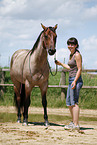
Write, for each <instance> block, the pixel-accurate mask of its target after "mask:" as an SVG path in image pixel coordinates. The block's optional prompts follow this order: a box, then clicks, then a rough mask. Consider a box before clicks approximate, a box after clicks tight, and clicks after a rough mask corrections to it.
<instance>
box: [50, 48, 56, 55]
mask: <svg viewBox="0 0 97 145" xmlns="http://www.w3.org/2000/svg"><path fill="white" fill-rule="evenodd" d="M55 52H56V49H54V50H52V49H49V51H48V53H49V55H54V54H55Z"/></svg>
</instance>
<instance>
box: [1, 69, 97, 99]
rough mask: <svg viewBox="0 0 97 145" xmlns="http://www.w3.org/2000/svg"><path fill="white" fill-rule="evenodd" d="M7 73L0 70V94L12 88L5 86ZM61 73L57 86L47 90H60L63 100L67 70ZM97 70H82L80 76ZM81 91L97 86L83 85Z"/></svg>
mask: <svg viewBox="0 0 97 145" xmlns="http://www.w3.org/2000/svg"><path fill="white" fill-rule="evenodd" d="M7 71H8V72H9V71H10V70H9V69H1V70H0V76H1V80H0V81H1V83H0V90H1V93H2V94H3V93H4V87H6V86H13V84H5V73H6V72H7ZM59 71H61V78H60V82H59V85H48V87H49V88H61V99H62V100H64V98H65V95H66V89H67V87H68V85H66V74H67V73H68V70H66V69H62V70H59ZM96 72H97V69H84V70H82V74H83V76H84V75H86V73H96ZM35 87H37V86H35ZM82 88H83V89H97V85H96V86H93V85H84V86H83V87H82Z"/></svg>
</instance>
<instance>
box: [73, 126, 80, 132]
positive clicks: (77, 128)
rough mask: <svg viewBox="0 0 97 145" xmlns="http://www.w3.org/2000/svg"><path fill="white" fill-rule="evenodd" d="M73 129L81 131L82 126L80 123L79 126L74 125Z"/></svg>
mask: <svg viewBox="0 0 97 145" xmlns="http://www.w3.org/2000/svg"><path fill="white" fill-rule="evenodd" d="M72 130H77V131H79V130H80V126H79V125H77V126H75V125H73V128H72Z"/></svg>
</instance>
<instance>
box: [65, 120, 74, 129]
mask: <svg viewBox="0 0 97 145" xmlns="http://www.w3.org/2000/svg"><path fill="white" fill-rule="evenodd" d="M73 125H74V123H73V122H72V121H71V122H70V123H69V124H68V125H65V128H64V129H65V130H66V129H71V128H72V126H73Z"/></svg>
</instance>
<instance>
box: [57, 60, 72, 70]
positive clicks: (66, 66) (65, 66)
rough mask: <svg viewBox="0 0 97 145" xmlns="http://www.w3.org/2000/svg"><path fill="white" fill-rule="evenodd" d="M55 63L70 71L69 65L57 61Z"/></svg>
mask: <svg viewBox="0 0 97 145" xmlns="http://www.w3.org/2000/svg"><path fill="white" fill-rule="evenodd" d="M55 63H56V64H57V65H61V66H62V67H64V68H66V69H68V70H70V66H69V65H67V64H64V63H61V62H60V61H58V60H55Z"/></svg>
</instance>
